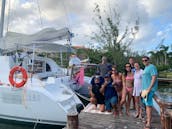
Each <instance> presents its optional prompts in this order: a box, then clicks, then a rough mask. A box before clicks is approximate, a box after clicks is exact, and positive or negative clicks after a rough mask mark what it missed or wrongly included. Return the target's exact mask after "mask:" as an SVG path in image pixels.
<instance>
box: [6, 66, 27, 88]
mask: <svg viewBox="0 0 172 129" xmlns="http://www.w3.org/2000/svg"><path fill="white" fill-rule="evenodd" d="M17 71H19V72H21V73H22V81H21V82H16V81H15V79H14V74H15V72H17ZM27 79H28V76H27V72H26V70H25V69H24V68H23V67H21V66H14V67H13V68H12V69H11V71H10V74H9V81H10V83H11V85H12V86H14V87H17V88H20V87H22V86H24V85H25V83H26V82H27Z"/></svg>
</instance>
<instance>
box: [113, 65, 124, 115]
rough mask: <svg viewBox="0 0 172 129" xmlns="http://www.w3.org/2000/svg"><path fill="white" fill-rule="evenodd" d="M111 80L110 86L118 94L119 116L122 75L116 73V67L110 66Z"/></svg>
mask: <svg viewBox="0 0 172 129" xmlns="http://www.w3.org/2000/svg"><path fill="white" fill-rule="evenodd" d="M111 78H112V85H113V86H114V87H115V89H116V91H117V94H118V108H119V113H120V114H121V106H120V101H121V98H122V74H121V73H119V72H118V71H117V67H116V66H115V65H114V66H112V74H111Z"/></svg>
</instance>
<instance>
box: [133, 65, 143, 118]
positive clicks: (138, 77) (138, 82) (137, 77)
mask: <svg viewBox="0 0 172 129" xmlns="http://www.w3.org/2000/svg"><path fill="white" fill-rule="evenodd" d="M134 67H135V69H136V71H135V73H134V89H133V96H134V98H135V104H136V115H135V117H136V118H138V117H139V118H142V110H141V107H140V104H141V103H140V101H141V97H140V94H141V89H142V73H143V70H142V69H140V65H139V63H138V62H136V63H134Z"/></svg>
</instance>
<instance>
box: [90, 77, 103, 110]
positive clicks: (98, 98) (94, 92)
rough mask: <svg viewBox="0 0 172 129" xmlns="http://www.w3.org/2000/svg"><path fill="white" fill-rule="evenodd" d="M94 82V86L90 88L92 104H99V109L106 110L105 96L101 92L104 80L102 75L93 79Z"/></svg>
mask: <svg viewBox="0 0 172 129" xmlns="http://www.w3.org/2000/svg"><path fill="white" fill-rule="evenodd" d="M92 80H93V81H94V83H93V82H92V86H91V87H90V88H89V92H90V96H91V98H90V102H91V103H92V104H95V108H97V106H98V105H99V110H100V111H101V112H104V111H105V98H104V95H103V94H102V93H101V92H100V89H101V86H102V81H101V77H100V76H98V75H96V76H95V77H93V79H92Z"/></svg>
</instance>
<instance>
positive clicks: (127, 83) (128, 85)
mask: <svg viewBox="0 0 172 129" xmlns="http://www.w3.org/2000/svg"><path fill="white" fill-rule="evenodd" d="M122 80H123V89H122V99H121V102H120V105H121V106H122V105H123V104H124V103H125V102H126V115H128V116H129V115H130V113H129V110H130V102H131V99H132V94H133V83H134V74H133V72H132V71H131V64H130V63H126V64H125V71H124V75H123V76H122Z"/></svg>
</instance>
